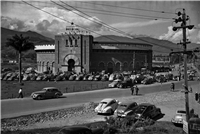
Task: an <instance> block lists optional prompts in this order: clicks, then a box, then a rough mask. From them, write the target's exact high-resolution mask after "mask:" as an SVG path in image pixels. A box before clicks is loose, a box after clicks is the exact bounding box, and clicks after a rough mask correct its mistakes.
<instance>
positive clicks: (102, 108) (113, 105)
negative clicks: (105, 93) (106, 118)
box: [95, 98, 119, 114]
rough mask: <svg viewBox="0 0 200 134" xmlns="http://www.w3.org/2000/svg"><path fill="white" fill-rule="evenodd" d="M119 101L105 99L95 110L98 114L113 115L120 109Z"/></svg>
mask: <svg viewBox="0 0 200 134" xmlns="http://www.w3.org/2000/svg"><path fill="white" fill-rule="evenodd" d="M118 103H119V101H118V100H116V99H111V98H107V99H103V100H102V101H101V102H100V103H99V104H98V106H97V107H96V108H95V112H96V113H98V114H113V113H114V111H115V110H116V109H117V107H118Z"/></svg>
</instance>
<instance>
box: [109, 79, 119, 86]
mask: <svg viewBox="0 0 200 134" xmlns="http://www.w3.org/2000/svg"><path fill="white" fill-rule="evenodd" d="M120 82H121V80H120V79H116V80H114V81H113V82H111V83H110V84H108V87H117V86H118V84H119V83H120Z"/></svg>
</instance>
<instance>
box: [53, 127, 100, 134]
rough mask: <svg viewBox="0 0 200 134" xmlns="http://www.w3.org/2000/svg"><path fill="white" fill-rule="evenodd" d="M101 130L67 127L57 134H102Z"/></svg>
mask: <svg viewBox="0 0 200 134" xmlns="http://www.w3.org/2000/svg"><path fill="white" fill-rule="evenodd" d="M103 133H104V130H103V129H102V128H94V129H90V128H88V127H86V126H67V127H63V128H62V129H60V130H59V131H58V133H57V134H103Z"/></svg>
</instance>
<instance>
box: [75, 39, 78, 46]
mask: <svg viewBox="0 0 200 134" xmlns="http://www.w3.org/2000/svg"><path fill="white" fill-rule="evenodd" d="M75 47H78V42H77V39H75Z"/></svg>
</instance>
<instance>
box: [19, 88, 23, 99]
mask: <svg viewBox="0 0 200 134" xmlns="http://www.w3.org/2000/svg"><path fill="white" fill-rule="evenodd" d="M18 93H19V96H18V98H23V92H22V88H20V89H19V92H18Z"/></svg>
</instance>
